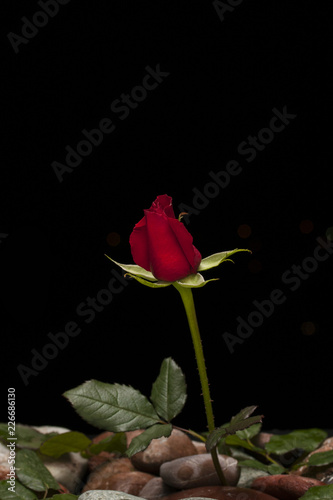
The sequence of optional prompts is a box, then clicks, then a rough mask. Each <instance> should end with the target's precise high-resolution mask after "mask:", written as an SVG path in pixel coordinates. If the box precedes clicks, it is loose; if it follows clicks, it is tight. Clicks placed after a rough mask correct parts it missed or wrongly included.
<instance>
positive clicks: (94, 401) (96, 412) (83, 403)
mask: <svg viewBox="0 0 333 500" xmlns="http://www.w3.org/2000/svg"><path fill="white" fill-rule="evenodd" d="M64 396H65V397H66V398H67V399H69V401H70V402H71V403H72V405H73V406H74V408H75V410H76V411H77V413H78V414H79V415H80V416H81V417H82V418H83V419H85V420H86V421H87V422H88V423H89V424H91V425H94V426H95V427H97V428H99V429H103V430H107V431H112V432H126V431H134V430H136V429H143V428H146V427H150V426H151V425H153V424H156V423H158V422H159V421H160V419H159V417H158V415H157V413H156V412H155V410H154V408H153V406H152V404H151V403H150V402H149V401H148V399H147V398H146V397H145V396H143V394H141V393H140V392H139V391H137V390H135V389H133V388H132V387H130V386H126V385H120V384H113V385H112V384H105V383H104V382H99V381H98V380H90V381H88V382H85V383H84V384H82V385H80V386H78V387H76V388H75V389H71V390H69V391H67V392H65V394H64Z"/></svg>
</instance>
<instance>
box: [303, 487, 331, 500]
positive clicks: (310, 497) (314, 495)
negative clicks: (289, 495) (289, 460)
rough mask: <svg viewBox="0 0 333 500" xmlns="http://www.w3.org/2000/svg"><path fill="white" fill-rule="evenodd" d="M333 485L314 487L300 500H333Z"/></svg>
mask: <svg viewBox="0 0 333 500" xmlns="http://www.w3.org/2000/svg"><path fill="white" fill-rule="evenodd" d="M332 498H333V484H328V485H325V486H312V488H309V489H308V491H307V492H306V493H305V494H304V495H303V496H301V497H300V499H299V500H332Z"/></svg>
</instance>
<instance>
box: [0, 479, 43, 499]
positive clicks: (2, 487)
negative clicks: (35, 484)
mask: <svg viewBox="0 0 333 500" xmlns="http://www.w3.org/2000/svg"><path fill="white" fill-rule="evenodd" d="M11 487H12V486H11V485H10V484H9V483H7V480H6V479H4V480H3V481H0V498H1V500H37V497H36V495H35V493H34V492H33V491H31V490H28V489H27V488H25V487H24V486H23V485H22V484H21V483H20V482H19V481H17V480H16V479H15V488H14V491H12V490H9V489H8V488H11Z"/></svg>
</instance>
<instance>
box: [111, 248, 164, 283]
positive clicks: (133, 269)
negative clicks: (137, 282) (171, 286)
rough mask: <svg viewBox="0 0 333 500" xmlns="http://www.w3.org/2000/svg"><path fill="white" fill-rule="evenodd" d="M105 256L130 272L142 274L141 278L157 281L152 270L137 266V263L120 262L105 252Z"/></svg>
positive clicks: (136, 274)
mask: <svg viewBox="0 0 333 500" xmlns="http://www.w3.org/2000/svg"><path fill="white" fill-rule="evenodd" d="M104 255H105V257H107V258H108V259H109V260H111V261H112V262H113V263H114V264H117V266H119V267H121V269H123V270H124V271H126V272H127V273H130V274H134V275H135V276H140V277H141V278H145V279H147V280H150V281H157V278H155V276H154V275H153V273H151V272H150V271H146V269H144V268H143V267H141V266H137V265H136V264H119V262H116V261H115V260H113V259H111V257H109V256H108V255H106V254H104Z"/></svg>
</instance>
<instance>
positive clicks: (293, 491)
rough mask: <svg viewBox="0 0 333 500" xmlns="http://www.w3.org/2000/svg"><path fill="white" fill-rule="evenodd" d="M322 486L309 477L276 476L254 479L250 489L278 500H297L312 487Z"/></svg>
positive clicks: (319, 482) (322, 484) (321, 483)
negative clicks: (262, 492)
mask: <svg viewBox="0 0 333 500" xmlns="http://www.w3.org/2000/svg"><path fill="white" fill-rule="evenodd" d="M324 485H325V483H323V482H321V481H318V480H317V479H313V478H310V477H302V476H295V475H293V474H277V475H273V476H265V477H258V478H256V479H255V480H254V481H253V483H252V488H254V489H256V490H260V491H264V492H265V493H268V494H270V495H273V496H274V495H275V496H276V497H277V498H279V499H280V500H297V499H298V498H300V497H301V496H302V495H304V494H305V492H306V491H307V490H308V489H309V488H311V487H312V486H324Z"/></svg>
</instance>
